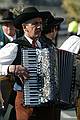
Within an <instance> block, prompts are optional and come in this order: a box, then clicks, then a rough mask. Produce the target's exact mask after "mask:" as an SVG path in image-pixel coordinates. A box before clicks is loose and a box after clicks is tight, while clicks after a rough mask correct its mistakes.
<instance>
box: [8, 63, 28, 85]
mask: <svg viewBox="0 0 80 120" xmlns="http://www.w3.org/2000/svg"><path fill="white" fill-rule="evenodd" d="M9 72H10V73H13V74H15V75H16V76H18V77H19V78H20V80H21V82H22V83H23V82H24V80H26V79H27V78H29V72H28V70H27V69H26V68H25V67H23V66H22V65H10V66H9Z"/></svg>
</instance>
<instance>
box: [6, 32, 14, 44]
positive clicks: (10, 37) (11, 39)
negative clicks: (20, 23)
mask: <svg viewBox="0 0 80 120" xmlns="http://www.w3.org/2000/svg"><path fill="white" fill-rule="evenodd" d="M4 34H5V36H6V37H7V38H8V39H9V40H10V41H11V42H12V41H13V40H15V39H16V34H15V35H14V36H13V37H12V36H9V35H7V34H6V33H4Z"/></svg>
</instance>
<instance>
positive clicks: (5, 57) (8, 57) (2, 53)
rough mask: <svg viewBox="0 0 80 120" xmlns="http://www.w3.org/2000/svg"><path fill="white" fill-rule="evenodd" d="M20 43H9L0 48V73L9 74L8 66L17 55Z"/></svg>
mask: <svg viewBox="0 0 80 120" xmlns="http://www.w3.org/2000/svg"><path fill="white" fill-rule="evenodd" d="M17 46H18V44H15V43H8V44H6V45H5V46H4V47H3V48H1V49H0V73H2V74H5V75H6V74H7V68H8V66H9V65H11V64H12V62H13V61H14V59H15V58H16V55H17V50H18V47H17Z"/></svg>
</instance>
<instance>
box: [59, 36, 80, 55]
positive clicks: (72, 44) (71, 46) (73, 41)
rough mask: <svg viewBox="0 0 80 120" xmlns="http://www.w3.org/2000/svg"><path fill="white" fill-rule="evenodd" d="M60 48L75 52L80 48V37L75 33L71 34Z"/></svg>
mask: <svg viewBox="0 0 80 120" xmlns="http://www.w3.org/2000/svg"><path fill="white" fill-rule="evenodd" d="M59 49H62V50H66V51H69V52H73V53H75V54H77V53H78V51H79V50H80V37H78V36H76V35H73V36H70V37H69V38H68V39H67V40H66V41H65V42H64V43H63V44H62V45H61V47H60V48H59Z"/></svg>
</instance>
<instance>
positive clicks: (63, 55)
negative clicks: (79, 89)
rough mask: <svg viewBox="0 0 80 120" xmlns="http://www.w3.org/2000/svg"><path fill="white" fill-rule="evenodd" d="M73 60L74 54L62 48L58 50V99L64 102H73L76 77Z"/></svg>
mask: <svg viewBox="0 0 80 120" xmlns="http://www.w3.org/2000/svg"><path fill="white" fill-rule="evenodd" d="M75 61H76V55H75V54H73V53H71V52H68V51H64V50H58V75H59V81H60V101H61V102H63V103H66V104H74V97H75V96H74V91H75V78H76V67H75Z"/></svg>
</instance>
